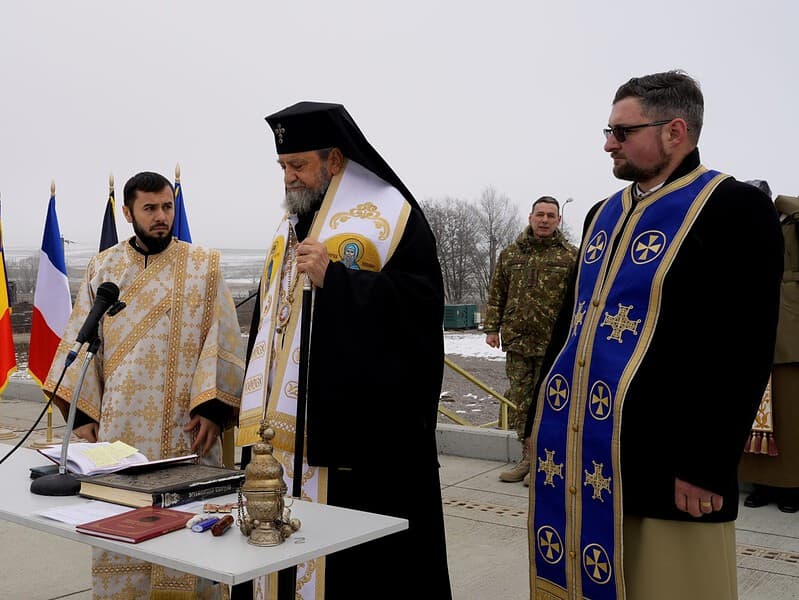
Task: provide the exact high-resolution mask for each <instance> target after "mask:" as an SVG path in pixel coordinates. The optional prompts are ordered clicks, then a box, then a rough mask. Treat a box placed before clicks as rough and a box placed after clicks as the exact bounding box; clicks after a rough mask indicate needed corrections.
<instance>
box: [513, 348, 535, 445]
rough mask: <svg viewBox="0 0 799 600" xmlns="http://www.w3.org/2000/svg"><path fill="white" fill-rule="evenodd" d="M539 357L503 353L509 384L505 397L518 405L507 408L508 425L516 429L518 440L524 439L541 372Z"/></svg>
mask: <svg viewBox="0 0 799 600" xmlns="http://www.w3.org/2000/svg"><path fill="white" fill-rule="evenodd" d="M541 359H542V357H540V356H523V355H521V354H518V353H516V352H510V351H509V352H506V353H505V374H506V375H507V376H508V386H509V387H508V390H507V391H506V392H505V397H506V398H507V399H508V400H510V401H511V402H513V403H514V404H515V405H516V406H517V407H518V410H513V409H512V408H511V409H508V425H509V427H510V428H511V429H514V430H516V435H517V436H518V438H519V441H522V440H523V439H524V425H525V423H526V422H527V412H528V411H529V410H530V404H531V403H532V400H533V389H534V388H535V385H536V383H537V382H538V378H539V376H540V374H541Z"/></svg>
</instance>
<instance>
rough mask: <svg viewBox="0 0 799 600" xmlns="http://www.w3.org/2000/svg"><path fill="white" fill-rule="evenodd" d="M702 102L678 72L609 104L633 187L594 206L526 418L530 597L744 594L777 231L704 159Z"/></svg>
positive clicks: (640, 80)
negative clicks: (748, 492)
mask: <svg viewBox="0 0 799 600" xmlns="http://www.w3.org/2000/svg"><path fill="white" fill-rule="evenodd" d="M703 112H704V99H703V95H702V92H701V90H700V88H699V84H698V83H697V82H696V81H695V80H694V79H692V78H691V77H690V76H688V75H687V74H685V73H683V72H681V71H669V72H665V73H654V74H651V75H646V76H643V77H634V78H632V79H630V80H629V81H628V82H626V83H624V84H622V85H621V86H620V87H619V88H618V90H617V92H616V95H615V97H614V99H613V106H612V109H611V112H610V117H609V120H608V127H607V128H606V129H605V130H604V133H605V137H606V143H605V151H606V152H607V153H608V154H609V155H610V157H611V158H612V160H613V174H614V175H615V176H616V177H618V178H619V179H623V180H626V181H630V182H631V184H630V185H628V186H627V187H625V188H624V189H622V190H620V191H619V192H617V193H615V194H613V195H612V196H611V197H609V198H607V199H605V200H603V201H601V202H599V203H597V204H596V205H595V206H594V207H593V208H592V209H591V211H590V212H589V214H588V215H587V217H586V221H585V229H584V232H583V243H582V248H581V250H580V254H579V255H578V270H577V273H576V275H575V277H574V278H573V279H572V282H571V286H570V287H571V290H570V292H568V293H567V298H569V297H570V301H569V302H567V303H566V304H565V305H564V307H563V310H562V311H561V314H560V316H559V317H558V320H557V322H556V324H555V328H554V330H553V335H552V342H551V344H550V346H549V348H548V350H547V356H546V357H545V360H544V363H545V364H546V365H547V368H546V369H545V372H546V373H548V374H547V375H546V376H545V377H544V378H543V379H542V383H541V385H540V392H541V393H540V395H539V396H538V404H537V406H536V409H535V412H534V413H533V411H532V410H531V413H530V414H529V416H528V421H527V429H526V433H527V436H529V437H531V454H532V457H533V460H534V461H536V465H537V467H536V468H535V469H534V470H533V476H531V484H530V492H531V493H530V516H529V521H528V523H529V530H530V560H531V570H530V573H531V593H532V596H531V598H542V597H546V598H551V599H552V600H565V599H576V598H592V599H593V600H624V599H625V598H629V599H630V600H639V599H646V600H673V599H674V598H681V599H682V600H706V599H708V598H713V599H714V600H734V599H735V598H737V579H736V572H735V523H734V521H735V518H736V516H737V514H738V472H737V466H738V461H739V460H740V458H741V454H742V453H743V448H744V442H745V441H746V438H747V435H748V434H749V428H750V426H751V424H752V420H753V418H754V415H755V412H756V410H757V407H758V405H759V403H760V398H761V396H762V393H763V390H764V389H765V386H766V382H767V381H768V377H769V372H770V369H771V362H772V359H773V358H774V342H775V336H776V327H777V314H778V308H779V286H780V279H781V278H782V266H783V265H782V238H781V235H780V230H779V224H778V220H777V214H776V212H775V210H774V206H773V205H772V203H771V200H770V199H769V198H768V197H767V196H766V195H765V194H763V193H762V192H761V191H760V190H758V189H756V188H755V187H753V186H751V185H748V184H746V183H743V182H739V181H736V180H735V179H734V178H733V177H730V176H729V175H725V174H722V173H719V172H717V171H712V170H710V169H707V168H706V167H704V166H703V165H702V164H701V163H700V160H699V149H698V143H699V134H700V132H701V129H702V121H703ZM741 232H745V235H743V236H741V235H739V234H740V233H741Z"/></svg>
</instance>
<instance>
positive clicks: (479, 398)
mask: <svg viewBox="0 0 799 600" xmlns="http://www.w3.org/2000/svg"><path fill="white" fill-rule="evenodd" d="M476 335H481V336H482V334H476ZM21 341H22V340H20V341H19V342H17V341H16V340H15V345H16V346H17V349H18V350H19V349H20V347H21V346H22V344H21V343H20V342H21ZM25 341H26V342H27V339H26V340H25ZM25 350H27V344H25ZM447 358H448V359H449V360H450V361H451V362H453V363H454V364H456V365H457V366H458V367H460V368H461V369H463V370H464V371H467V372H468V373H469V374H470V375H471V376H472V377H474V378H476V379H478V380H479V381H481V382H482V383H484V384H485V385H486V386H488V387H489V388H491V389H493V390H494V391H496V392H498V393H499V394H503V395H504V394H505V393H506V391H507V386H508V378H507V377H506V376H505V361H504V360H495V359H490V358H482V357H478V356H464V355H461V354H447ZM27 361H28V355H27V352H19V351H18V352H17V372H16V373H14V374H13V375H12V378H14V379H15V380H29V381H33V380H32V379H31V377H30V375H29V374H28V373H27V366H28V365H27ZM441 406H442V407H445V408H447V409H448V410H450V411H452V412H454V413H456V414H457V415H458V416H459V417H460V418H462V419H465V420H466V421H467V422H468V423H471V424H472V425H482V424H484V423H489V422H491V421H496V420H497V419H498V417H499V400H497V399H496V398H494V397H493V396H491V395H490V394H489V393H488V392H486V391H485V390H483V389H481V388H480V387H479V386H477V385H475V384H474V383H472V382H471V381H469V380H468V379H466V378H465V377H463V376H462V375H460V374H459V373H457V372H456V371H454V370H453V369H451V368H450V367H448V366H445V367H444V380H443V382H442V384H441ZM438 422H439V423H449V424H452V423H453V421H452V420H451V419H449V418H448V417H446V416H444V415H442V414H440V413H439V415H438Z"/></svg>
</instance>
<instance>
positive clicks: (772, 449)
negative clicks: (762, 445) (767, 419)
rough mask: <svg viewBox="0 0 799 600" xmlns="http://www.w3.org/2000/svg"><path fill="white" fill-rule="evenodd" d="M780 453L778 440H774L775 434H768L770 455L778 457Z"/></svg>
mask: <svg viewBox="0 0 799 600" xmlns="http://www.w3.org/2000/svg"><path fill="white" fill-rule="evenodd" d="M779 453H780V451H779V450H778V449H777V440H775V439H774V434H773V433H769V434H768V455H769V456H777V455H778V454H779Z"/></svg>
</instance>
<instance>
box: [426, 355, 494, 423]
mask: <svg viewBox="0 0 799 600" xmlns="http://www.w3.org/2000/svg"><path fill="white" fill-rule="evenodd" d="M447 358H448V359H449V360H450V361H451V362H453V363H454V364H456V365H457V366H458V367H460V368H461V369H463V370H464V371H467V372H468V373H469V374H470V375H472V376H473V377H474V378H476V379H478V380H479V381H481V382H483V383H484V384H485V385H487V386H488V387H489V388H491V389H493V390H494V391H495V392H498V393H500V394H503V395H504V394H505V393H506V391H507V387H508V378H507V377H506V376H505V361H504V360H492V359H488V358H480V357H475V356H462V355H460V354H448V355H447ZM441 406H442V407H444V408H447V409H448V410H450V411H452V412H454V413H456V414H457V415H458V416H459V417H461V418H463V419H465V420H466V421H467V422H469V423H471V424H472V425H482V424H484V423H489V422H491V421H496V420H497V419H498V417H499V400H497V399H496V398H494V397H493V396H491V395H490V394H489V393H488V392H486V391H485V390H482V389H481V388H480V387H478V386H477V385H475V384H474V383H472V382H471V381H469V380H468V379H466V378H465V377H463V376H462V375H460V374H459V373H457V372H456V371H454V370H453V369H451V368H450V367H449V366H445V367H444V381H443V382H442V384H441ZM438 422H439V423H450V424H452V421H451V420H450V419H449V418H447V417H446V416H444V415H442V414H441V413H439V415H438Z"/></svg>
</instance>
